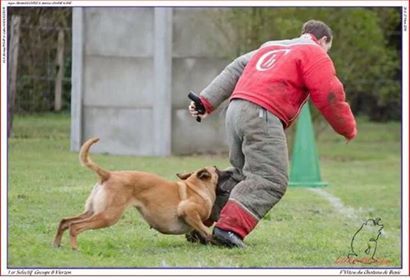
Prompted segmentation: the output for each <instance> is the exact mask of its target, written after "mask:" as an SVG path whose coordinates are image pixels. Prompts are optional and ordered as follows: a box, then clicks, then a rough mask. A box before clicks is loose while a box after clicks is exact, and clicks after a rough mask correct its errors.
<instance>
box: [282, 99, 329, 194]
mask: <svg viewBox="0 0 410 280" xmlns="http://www.w3.org/2000/svg"><path fill="white" fill-rule="evenodd" d="M289 186H293V187H325V186H327V183H325V182H322V179H321V177H320V168H319V157H318V153H317V150H316V144H315V136H314V131H313V125H312V117H311V116H310V110H309V104H308V103H306V104H305V105H304V106H303V108H302V112H301V113H300V116H299V120H298V122H297V124H296V135H295V141H294V143H293V152H292V161H291V167H290V180H289Z"/></svg>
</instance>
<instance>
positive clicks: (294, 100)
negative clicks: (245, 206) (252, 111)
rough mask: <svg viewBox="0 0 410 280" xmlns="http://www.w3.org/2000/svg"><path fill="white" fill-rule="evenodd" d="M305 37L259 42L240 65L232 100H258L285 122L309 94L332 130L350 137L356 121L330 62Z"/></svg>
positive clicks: (295, 113) (293, 117) (321, 51)
mask: <svg viewBox="0 0 410 280" xmlns="http://www.w3.org/2000/svg"><path fill="white" fill-rule="evenodd" d="M306 36H310V35H305V37H304V36H302V37H301V38H298V39H294V40H286V41H273V42H271V43H270V44H266V45H263V46H262V47H261V48H260V49H259V50H258V51H257V52H256V53H255V54H254V55H253V56H252V57H251V58H250V60H249V62H248V63H247V65H246V67H245V68H244V71H243V72H242V75H241V76H240V78H239V80H238V82H237V84H236V87H235V89H234V91H233V93H232V95H231V99H235V98H240V99H245V100H249V101H251V102H253V103H256V104H258V105H260V106H261V107H263V108H265V109H267V110H268V111H270V112H271V113H272V114H274V115H275V116H277V117H278V118H279V119H281V120H282V121H283V123H284V124H285V126H286V127H288V126H289V125H290V124H291V123H292V122H293V121H294V120H295V119H296V117H297V116H298V114H299V111H300V110H301V108H302V106H303V104H304V103H305V102H306V101H307V99H308V98H309V96H310V98H311V99H312V102H313V104H314V105H315V106H316V107H317V108H318V110H319V111H320V112H321V113H322V114H323V116H324V117H325V118H326V120H327V121H328V122H329V123H330V125H331V126H332V127H333V129H334V130H335V131H336V132H337V133H339V134H341V135H343V136H345V137H346V138H347V139H352V138H354V137H355V135H356V121H355V119H354V116H353V114H352V112H351V110H350V106H349V104H347V103H346V102H345V93H344V90H343V85H342V83H341V82H340V81H339V79H338V78H337V77H336V71H335V68H334V66H333V62H332V60H331V59H330V57H329V56H328V55H327V53H326V51H325V50H323V49H322V48H321V47H320V46H319V44H318V43H317V41H316V39H315V38H314V37H313V36H311V37H312V38H308V39H310V40H306V39H307V38H306Z"/></svg>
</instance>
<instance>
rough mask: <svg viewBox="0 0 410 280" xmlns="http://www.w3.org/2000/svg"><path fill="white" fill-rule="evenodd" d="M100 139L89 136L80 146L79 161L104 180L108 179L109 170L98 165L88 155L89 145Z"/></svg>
mask: <svg viewBox="0 0 410 280" xmlns="http://www.w3.org/2000/svg"><path fill="white" fill-rule="evenodd" d="M99 140H100V139H98V138H91V139H88V140H87V141H86V142H85V143H84V144H83V145H82V146H81V150H80V162H81V164H82V165H83V166H86V167H88V168H90V169H91V170H93V171H95V172H96V173H97V174H98V176H100V178H101V182H104V181H106V180H108V178H109V177H110V172H109V171H107V170H105V169H103V168H101V167H99V166H98V165H97V164H95V163H94V162H93V161H92V160H91V159H90V157H89V156H88V151H89V150H90V147H91V146H92V145H93V144H94V143H97V142H98V141H99Z"/></svg>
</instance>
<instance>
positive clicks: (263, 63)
mask: <svg viewBox="0 0 410 280" xmlns="http://www.w3.org/2000/svg"><path fill="white" fill-rule="evenodd" d="M288 52H290V50H288V49H286V50H274V51H270V52H267V53H265V54H264V55H262V56H261V57H260V58H259V60H258V62H257V63H256V70H258V71H267V70H269V69H272V68H273V66H275V63H276V62H277V61H278V60H279V59H280V58H281V57H282V56H284V55H286V54H288Z"/></svg>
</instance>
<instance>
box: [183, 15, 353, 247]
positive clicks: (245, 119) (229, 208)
mask: <svg viewBox="0 0 410 280" xmlns="http://www.w3.org/2000/svg"><path fill="white" fill-rule="evenodd" d="M332 39H333V36H332V31H331V29H330V28H329V27H328V26H327V25H326V24H325V23H323V22H321V21H316V20H309V21H308V22H306V23H305V24H304V25H303V27H302V35H301V37H299V38H295V39H291V40H282V41H269V42H267V43H265V44H263V45H262V46H261V47H260V48H259V49H258V50H255V51H252V52H250V53H247V54H245V55H242V56H240V57H239V58H237V59H235V60H234V61H233V62H232V63H231V64H229V65H228V66H227V67H226V68H225V69H224V71H223V72H222V73H221V74H219V75H218V76H217V77H216V78H215V79H214V80H213V81H212V82H211V83H210V84H209V85H208V86H207V87H206V88H205V89H204V90H203V91H202V92H201V94H200V96H201V101H202V103H203V104H204V106H205V108H206V113H205V114H203V115H200V116H201V117H202V118H204V117H206V116H207V115H208V114H210V113H211V112H212V111H213V110H214V109H215V108H217V107H218V106H219V105H220V104H221V103H222V102H223V101H224V100H225V99H227V98H229V99H230V104H229V106H228V109H227V112H226V120H225V122H226V123H225V125H226V131H227V138H228V145H229V158H230V162H231V164H232V166H233V167H234V169H233V170H234V173H237V175H238V174H239V175H242V176H243V177H244V179H243V180H242V181H240V182H239V183H238V184H237V185H236V186H235V187H234V188H233V190H232V192H231V194H230V196H229V200H228V201H227V202H226V204H225V205H224V207H223V209H222V211H221V212H220V215H219V219H218V220H217V221H216V225H215V228H214V232H213V238H214V240H215V241H216V242H217V243H219V244H220V245H223V246H227V247H244V246H245V244H244V243H243V239H244V238H245V237H246V236H247V235H248V234H249V233H250V232H251V231H252V230H253V229H254V228H255V226H256V225H257V223H258V222H259V220H260V219H262V218H263V217H264V216H265V214H266V213H267V212H268V211H269V210H270V209H271V208H272V207H273V206H274V205H275V204H276V203H278V201H279V200H280V199H281V198H282V196H283V195H284V194H285V192H286V188H287V184H288V149H287V144H286V138H285V133H284V130H285V129H286V128H288V127H289V126H290V125H291V124H292V123H293V122H294V120H295V119H296V118H297V116H298V114H299V112H300V110H301V108H302V106H303V105H304V104H305V103H306V102H307V100H308V98H310V99H311V100H312V102H313V104H314V105H315V106H316V107H317V109H318V110H319V111H320V112H321V114H322V115H323V116H324V117H325V119H326V120H327V121H328V122H329V124H330V125H331V126H332V128H333V129H334V130H335V131H336V132H337V133H339V134H341V135H343V136H344V137H345V138H346V139H347V141H350V140H352V139H353V138H354V137H355V136H356V133H357V130H356V121H355V119H354V116H353V114H352V112H351V110H350V107H349V105H348V104H347V103H346V102H345V93H344V90H343V85H342V83H341V82H340V81H339V79H338V78H337V77H336V72H335V68H334V65H333V62H332V60H331V59H330V57H329V56H328V55H327V52H328V51H329V49H330V48H331V46H332ZM189 111H190V113H191V114H192V116H193V117H197V116H198V112H197V110H196V108H195V104H194V103H193V102H192V103H191V104H190V106H189Z"/></svg>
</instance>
